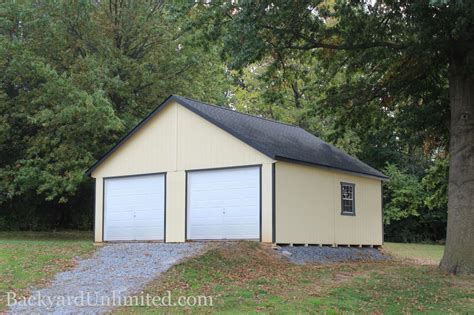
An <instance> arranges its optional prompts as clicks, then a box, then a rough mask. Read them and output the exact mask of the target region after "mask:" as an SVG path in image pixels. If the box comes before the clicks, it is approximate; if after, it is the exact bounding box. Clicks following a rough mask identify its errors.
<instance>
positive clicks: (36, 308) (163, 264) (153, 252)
mask: <svg viewBox="0 0 474 315" xmlns="http://www.w3.org/2000/svg"><path fill="white" fill-rule="evenodd" d="M204 246H205V244H203V243H180V244H163V243H118V244H108V245H105V246H104V247H102V248H100V249H98V250H97V251H96V252H95V253H94V254H93V256H92V257H90V258H88V259H84V260H80V261H79V262H78V265H77V266H76V267H75V268H74V269H73V270H71V271H67V272H62V273H59V274H57V275H56V277H55V279H54V280H53V282H52V283H51V284H50V286H49V287H47V288H44V289H41V290H36V291H33V292H32V295H31V296H32V297H33V298H34V300H32V301H33V303H31V304H33V305H20V304H16V305H13V306H12V307H11V308H10V313H11V314H100V313H105V312H107V311H110V309H111V307H110V306H95V305H97V303H99V304H100V303H101V302H100V301H101V299H102V300H103V299H104V297H109V298H110V299H112V297H114V296H115V297H116V298H117V297H123V296H126V295H130V294H133V293H136V292H139V290H140V289H141V288H143V287H144V286H145V285H146V284H147V283H148V282H149V281H151V280H153V279H154V278H156V277H157V276H158V275H159V274H161V273H163V272H165V271H166V270H168V269H169V268H170V267H171V266H172V265H173V264H175V263H177V262H178V261H180V260H181V259H183V258H185V257H189V256H192V255H195V254H196V253H198V252H199V251H200V250H201V249H203V248H204ZM87 292H89V294H90V296H87ZM81 295H82V298H81ZM38 296H40V297H41V301H43V302H44V304H41V305H38V303H37V300H38ZM61 296H70V297H71V298H72V299H73V298H74V297H79V298H80V301H85V302H84V303H83V305H82V306H81V305H80V306H77V305H68V304H77V303H76V302H74V301H78V299H76V300H73V302H72V303H69V302H68V301H64V300H62V298H60V297H61ZM51 301H53V303H50V302H51ZM52 304H55V305H53V306H52V307H51V305H52ZM91 305H93V306H91Z"/></svg>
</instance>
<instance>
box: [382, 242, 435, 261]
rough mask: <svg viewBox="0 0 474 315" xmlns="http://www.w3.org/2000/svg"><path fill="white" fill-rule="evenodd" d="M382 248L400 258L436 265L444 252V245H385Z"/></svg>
mask: <svg viewBox="0 0 474 315" xmlns="http://www.w3.org/2000/svg"><path fill="white" fill-rule="evenodd" d="M383 247H384V248H385V249H386V250H388V251H389V252H390V253H392V255H395V256H398V257H401V258H411V259H418V260H426V261H427V262H430V261H431V262H433V263H436V264H438V263H439V262H440V261H441V258H442V257H443V252H444V245H429V244H403V243H385V244H384V246H383Z"/></svg>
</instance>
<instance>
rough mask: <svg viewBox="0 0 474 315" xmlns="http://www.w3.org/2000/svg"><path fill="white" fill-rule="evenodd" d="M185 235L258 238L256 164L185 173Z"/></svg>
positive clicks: (193, 236) (258, 204) (196, 238)
mask: <svg viewBox="0 0 474 315" xmlns="http://www.w3.org/2000/svg"><path fill="white" fill-rule="evenodd" d="M187 184H188V186H187V187H188V188H187V198H188V199H187V238H188V239H190V240H206V239H212V240H216V239H259V238H260V168H259V167H246V168H232V169H221V170H206V171H192V172H189V173H188V183H187Z"/></svg>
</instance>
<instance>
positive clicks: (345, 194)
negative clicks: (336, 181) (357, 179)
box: [341, 183, 355, 215]
mask: <svg viewBox="0 0 474 315" xmlns="http://www.w3.org/2000/svg"><path fill="white" fill-rule="evenodd" d="M341 207H342V209H341V214H345V215H355V185H354V184H349V183H341Z"/></svg>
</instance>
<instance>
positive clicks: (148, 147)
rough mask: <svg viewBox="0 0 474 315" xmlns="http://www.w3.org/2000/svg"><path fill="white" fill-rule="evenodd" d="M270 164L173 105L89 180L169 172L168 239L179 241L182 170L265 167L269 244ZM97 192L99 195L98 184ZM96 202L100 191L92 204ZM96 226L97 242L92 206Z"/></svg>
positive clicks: (98, 207)
mask: <svg viewBox="0 0 474 315" xmlns="http://www.w3.org/2000/svg"><path fill="white" fill-rule="evenodd" d="M271 163H273V160H272V159H270V158H268V157H267V156H265V155H263V154H262V153H260V152H258V151H257V150H255V149H253V148H251V147H249V146H248V145H247V144H245V143H243V142H242V141H240V140H238V139H237V138H235V137H233V136H232V135H230V134H229V133H227V132H225V131H224V130H222V129H220V128H219V127H217V126H215V125H213V124H212V123H210V122H208V121H207V120H205V119H203V118H201V117H200V116H198V115H196V114H194V113H193V112H191V111H190V110H188V109H187V108H185V107H182V106H181V105H179V104H177V103H171V104H168V105H167V106H166V108H164V109H163V110H162V111H161V112H159V113H158V114H157V115H156V116H155V117H153V118H152V119H151V120H150V121H148V123H147V124H146V125H145V126H144V127H143V128H141V129H140V130H139V131H138V132H136V133H135V134H134V135H133V136H132V137H131V138H130V139H128V140H127V141H126V142H125V143H124V144H122V145H121V146H120V147H119V148H118V149H117V150H116V151H115V152H114V153H113V154H112V155H111V156H109V158H108V159H107V160H106V161H104V162H103V163H102V164H101V165H100V166H99V167H98V168H97V169H95V170H94V171H93V173H92V177H94V178H96V179H97V181H96V185H99V182H101V181H102V178H104V177H110V176H123V175H135V174H146V173H156V172H167V173H168V174H167V194H166V195H167V209H166V210H167V213H166V216H167V219H166V223H167V226H166V240H167V241H169V242H181V241H184V231H185V220H184V213H185V197H184V195H185V179H184V178H185V171H186V170H191V169H206V168H217V167H231V166H242V165H255V164H263V165H264V166H263V168H262V217H263V218H264V219H263V220H265V222H263V221H262V236H263V237H264V240H267V241H271V234H272V231H271V211H272V210H271V209H272V204H271V202H272V200H271V193H272V192H271V187H272V184H271ZM268 168H270V171H268ZM269 172H270V173H269ZM263 174H265V175H263ZM100 189H101V188H100ZM96 190H97V191H99V188H98V186H97V188H96ZM99 199H102V191H100V196H99V195H98V197H97V198H96V201H97V202H98V200H99ZM267 220H269V222H266V221H267ZM96 222H97V223H96V233H95V240H96V241H97V242H100V241H101V238H102V204H96ZM98 222H100V226H99V224H98ZM269 229H270V230H269Z"/></svg>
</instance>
